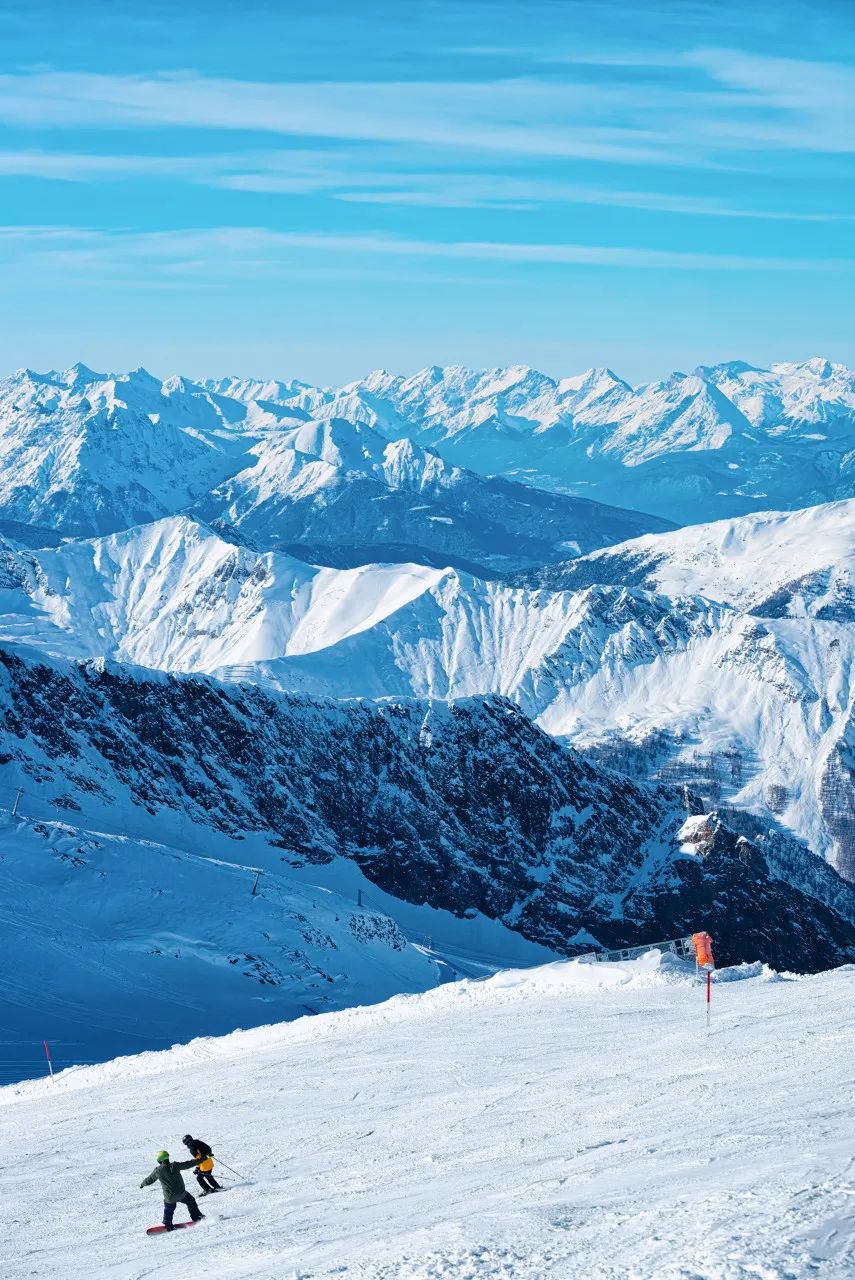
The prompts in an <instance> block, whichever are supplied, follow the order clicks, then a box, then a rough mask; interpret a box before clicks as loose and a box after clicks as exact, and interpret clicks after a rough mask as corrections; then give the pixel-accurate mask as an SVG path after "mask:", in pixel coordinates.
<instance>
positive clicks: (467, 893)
mask: <svg viewBox="0 0 855 1280" xmlns="http://www.w3.org/2000/svg"><path fill="white" fill-rule="evenodd" d="M0 749H2V752H3V754H4V755H5V756H7V757H12V758H13V759H14V761H15V765H16V767H17V768H18V770H19V771H20V770H23V771H24V773H25V774H28V775H29V776H36V774H39V775H40V776H41V777H42V779H44V777H45V772H46V771H47V770H50V771H52V785H53V786H54V790H55V794H56V795H57V796H60V797H62V799H63V803H65V804H66V805H67V804H68V803H69V800H73V801H74V802H75V803H77V804H79V805H80V806H81V809H82V811H83V815H84V818H85V815H86V812H87V807H88V806H89V805H91V803H92V802H93V800H92V797H93V795H95V796H100V797H104V796H108V795H115V796H124V798H125V801H126V800H127V797H128V795H130V796H131V797H133V799H134V801H135V803H136V804H137V805H138V806H140V809H141V810H142V809H145V810H147V811H148V812H149V813H152V814H157V813H159V812H162V811H164V810H167V811H168V810H172V811H177V812H179V813H181V814H182V815H186V817H187V818H188V819H189V820H190V821H191V822H192V823H195V824H198V837H199V840H200V842H202V843H204V838H205V837H204V832H205V828H206V827H212V828H214V829H216V830H218V831H221V832H226V833H228V834H231V835H237V836H239V835H241V834H243V833H246V832H251V831H256V832H261V833H263V834H264V835H265V836H267V838H268V840H269V842H270V844H271V845H272V846H273V847H275V848H277V849H281V850H282V855H281V856H282V857H284V858H285V859H286V860H289V861H301V862H306V861H314V862H317V863H324V862H329V861H330V860H331V859H332V858H334V857H335V856H337V855H341V856H345V857H349V858H352V859H354V860H355V861H356V862H357V863H358V864H359V865H360V867H361V868H362V870H363V871H364V873H365V874H366V875H367V876H368V877H369V878H370V879H371V880H372V881H374V882H375V883H376V884H377V885H378V886H380V887H381V888H382V889H384V890H385V891H386V892H388V893H390V894H392V895H394V896H396V897H398V898H401V899H404V900H407V901H410V902H415V903H428V904H429V905H431V906H433V907H437V908H444V909H446V910H448V911H450V912H453V913H454V914H456V915H464V914H465V913H466V912H467V911H471V910H472V909H475V910H477V911H479V912H482V913H483V914H484V915H486V916H488V917H491V918H494V919H499V920H501V921H503V922H504V923H505V924H507V925H508V926H509V927H511V928H513V929H516V930H518V931H519V932H520V933H522V934H524V935H525V936H526V937H528V938H530V939H533V940H535V941H538V942H541V943H544V944H545V945H547V946H550V947H552V948H554V949H556V950H558V951H560V952H564V953H566V954H575V953H577V952H579V951H582V950H587V949H589V944H588V943H587V942H584V943H583V942H582V941H581V940H577V938H576V935H577V934H578V933H579V931H581V930H585V931H587V933H589V934H592V935H593V936H594V937H595V938H597V939H598V940H599V942H600V943H601V944H603V945H605V946H609V947H617V946H632V945H637V944H640V943H643V942H646V941H655V940H658V939H661V938H667V937H674V936H678V935H683V934H686V933H688V932H692V931H694V930H696V929H699V928H706V929H708V930H709V931H710V932H711V933H712V934H713V935H714V936H715V938H716V942H717V950H718V956H719V959H721V960H724V961H732V960H755V959H763V960H767V961H769V962H770V963H773V964H776V965H779V966H782V967H786V968H791V969H801V970H811V969H820V968H825V967H828V966H831V965H835V964H839V963H843V962H845V961H847V960H852V959H855V889H853V888H852V887H851V886H849V885H847V884H845V882H843V881H842V880H840V879H839V877H836V876H835V874H834V872H832V871H831V870H830V869H828V868H824V870H823V876H822V877H819V878H817V877H816V876H814V877H813V878H812V869H813V868H814V867H815V865H816V864H818V860H817V859H815V858H814V857H813V856H812V855H811V854H810V853H808V852H807V851H806V850H804V849H802V848H801V846H799V845H798V844H797V842H795V841H792V840H789V842H788V844H787V846H786V856H783V855H781V857H780V858H777V860H776V851H777V837H776V836H775V834H774V833H770V832H766V831H762V830H761V831H759V832H757V833H751V838H748V837H747V836H746V835H744V834H743V835H741V836H740V835H739V834H738V832H737V831H736V830H735V829H734V824H733V823H728V824H726V823H725V822H724V821H722V820H721V819H720V818H718V817H714V816H713V817H710V818H709V819H708V827H709V831H708V834H707V836H705V840H704V847H703V848H702V849H700V848H692V847H688V848H687V847H686V846H685V845H684V846H682V847H681V844H680V840H679V839H678V832H679V831H680V828H681V826H682V824H683V822H684V820H685V818H686V813H687V810H689V811H691V810H692V809H697V808H698V805H697V802H696V801H695V800H694V798H693V797H692V796H691V793H689V792H687V793H686V795H685V796H684V793H683V790H682V789H680V788H676V787H669V786H664V785H650V784H645V783H643V782H638V781H635V780H633V779H630V778H628V777H626V776H622V775H620V774H618V773H614V772H611V771H609V770H607V769H603V768H597V767H595V766H593V765H592V764H590V763H588V762H587V761H585V760H584V759H583V758H582V757H581V756H580V755H578V754H577V753H575V752H573V751H571V750H569V749H567V748H565V747H563V746H562V745H560V744H559V743H557V742H555V741H554V740H553V739H551V738H549V737H548V736H547V735H546V734H544V733H542V732H541V731H540V730H539V729H537V728H536V727H535V725H533V724H532V722H531V721H529V720H528V719H527V718H526V717H525V716H524V715H523V714H522V713H521V712H520V711H519V710H518V709H516V708H515V707H513V706H512V705H511V704H510V703H508V702H506V701H505V700H503V699H501V698H490V699H486V700H476V699H472V700H463V701H460V702H456V703H426V702H420V701H415V700H414V701H404V702H392V701H383V702H378V703H372V702H364V701H348V702H332V701H327V702H318V701H313V700H311V699H309V698H306V697H297V696H285V695H279V696H274V695H271V694H270V693H267V692H265V691H264V690H262V689H260V688H258V687H257V686H252V685H232V686H224V685H220V684H218V683H217V682H216V681H213V680H209V679H205V678H199V677H184V676H182V677H174V676H154V675H151V674H150V673H144V672H142V671H139V670H134V669H129V668H122V667H117V666H111V665H101V664H97V665H96V664H89V665H82V666H73V665H71V666H69V665H62V664H60V663H47V662H36V661H33V660H31V659H30V658H28V657H25V656H24V655H22V654H21V653H19V652H16V651H12V650H9V649H0ZM101 803H103V799H102V800H101ZM277 856H279V855H278V854H277ZM784 866H785V867H786V870H785V871H782V870H781V868H782V867H784ZM784 875H786V876H787V877H788V879H784V878H782V877H783V876H784ZM829 877H830V878H832V879H833V880H834V885H833V886H829V884H828V879H829ZM817 886H819V887H817ZM814 893H816V894H818V895H819V896H821V897H822V898H823V901H820V900H819V896H813V895H814Z"/></svg>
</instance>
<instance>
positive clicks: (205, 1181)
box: [181, 1133, 222, 1196]
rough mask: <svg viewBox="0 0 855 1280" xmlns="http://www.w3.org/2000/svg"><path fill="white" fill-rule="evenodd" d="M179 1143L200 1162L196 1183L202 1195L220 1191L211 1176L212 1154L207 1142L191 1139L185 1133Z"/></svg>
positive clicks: (218, 1185)
mask: <svg viewBox="0 0 855 1280" xmlns="http://www.w3.org/2000/svg"><path fill="white" fill-rule="evenodd" d="M181 1141H182V1142H183V1143H184V1145H185V1147H187V1149H188V1151H189V1152H190V1154H191V1156H195V1158H196V1159H197V1160H199V1161H201V1163H200V1165H199V1167H198V1168H197V1170H196V1181H197V1182H198V1183H199V1186H200V1187H201V1188H202V1195H203V1196H206V1195H207V1194H208V1193H209V1192H210V1191H221V1190H222V1187H221V1186H220V1184H219V1182H217V1179H216V1178H215V1177H214V1174H213V1168H214V1153H213V1151H212V1150H211V1148H210V1147H209V1146H208V1144H207V1142H203V1141H202V1139H201V1138H193V1137H191V1136H190V1134H189V1133H185V1135H184V1137H183V1138H182V1139H181Z"/></svg>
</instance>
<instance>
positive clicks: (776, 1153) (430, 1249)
mask: <svg viewBox="0 0 855 1280" xmlns="http://www.w3.org/2000/svg"><path fill="white" fill-rule="evenodd" d="M595 968H596V969H602V970H603V971H604V972H602V973H600V974H599V980H600V983H601V985H591V983H590V982H589V978H592V977H594V976H596V975H595ZM618 968H619V969H620V971H621V975H622V976H621V978H620V980H613V979H617V974H616V973H614V972H612V971H611V967H610V966H596V967H595V966H588V967H587V968H586V967H585V966H584V965H578V964H571V965H562V966H552V967H550V968H548V969H546V970H543V969H538V970H534V971H531V972H529V973H528V974H522V975H513V974H511V975H502V976H500V977H497V978H496V979H494V980H492V981H490V982H484V983H460V984H455V985H454V986H452V987H444V988H441V989H439V990H436V991H432V992H430V993H427V994H425V995H422V996H413V997H409V998H407V997H398V998H395V999H393V1000H391V1001H389V1002H387V1003H385V1004H383V1005H379V1006H374V1007H372V1008H366V1009H351V1010H347V1011H343V1012H341V1013H332V1014H327V1015H324V1016H323V1017H320V1018H304V1019H301V1020H298V1021H296V1022H293V1023H290V1024H287V1025H279V1026H270V1027H264V1028H259V1029H257V1030H254V1031H249V1032H237V1033H235V1034H234V1035H231V1036H228V1037H225V1038H224V1039H221V1040H211V1039H205V1040H196V1041H194V1042H192V1043H189V1044H184V1045H181V1046H179V1047H176V1048H175V1049H173V1050H171V1051H169V1052H166V1053H158V1054H145V1055H142V1056H140V1057H138V1058H124V1059H121V1060H118V1061H115V1062H111V1063H106V1064H104V1065H103V1066H101V1067H97V1068H83V1069H77V1070H74V1071H70V1072H64V1073H63V1074H61V1075H60V1076H58V1077H57V1079H56V1080H55V1081H54V1082H50V1081H47V1080H41V1081H38V1082H32V1083H27V1084H23V1085H19V1086H16V1087H14V1088H8V1089H5V1090H0V1142H2V1144H3V1147H4V1149H6V1150H16V1149H17V1148H18V1147H19V1146H20V1135H21V1133H26V1134H27V1149H28V1159H27V1162H26V1164H25V1165H22V1164H21V1162H20V1161H17V1162H15V1163H14V1165H12V1166H10V1167H9V1168H7V1169H6V1170H5V1171H0V1189H2V1192H3V1196H4V1205H5V1206H6V1210H7V1214H8V1217H9V1220H10V1221H12V1222H14V1223H15V1231H14V1233H10V1232H7V1233H4V1237H3V1241H2V1243H0V1265H2V1271H3V1275H4V1276H6V1277H8V1280H24V1277H25V1276H29V1275H31V1274H32V1273H33V1272H34V1271H35V1270H38V1272H39V1273H40V1274H43V1275H62V1276H63V1277H64V1280H77V1278H78V1277H82V1276H84V1275H85V1276H87V1277H90V1276H97V1277H98V1280H101V1278H102V1277H103V1278H104V1280H110V1278H112V1277H114V1278H115V1280H126V1278H127V1277H128V1276H141V1275H144V1274H147V1273H148V1272H149V1271H150V1270H151V1269H152V1267H155V1269H156V1270H162V1260H161V1261H158V1260H157V1259H154V1258H153V1254H152V1251H153V1250H158V1249H162V1248H166V1249H169V1251H170V1253H169V1265H170V1267H171V1268H172V1269H174V1270H176V1271H177V1272H179V1273H180V1272H185V1273H187V1274H190V1275H194V1274H197V1273H198V1272H199V1271H200V1269H201V1270H204V1272H205V1273H206V1274H216V1275H217V1276H219V1277H221V1280H248V1278H249V1277H252V1280H281V1278H282V1277H283V1276H295V1277H296V1276H298V1275H299V1276H300V1277H303V1278H304V1280H322V1278H324V1277H330V1276H333V1275H337V1276H341V1275H347V1276H348V1277H353V1280H431V1278H433V1280H436V1278H437V1277H444V1276H448V1277H461V1276H469V1277H472V1278H473V1280H482V1278H483V1280H487V1277H490V1278H491V1280H521V1278H522V1280H543V1277H545V1276H556V1277H559V1276H560V1277H561V1280H615V1278H616V1277H618V1276H638V1277H645V1280H646V1278H647V1277H653V1276H656V1277H657V1278H658V1277H662V1280H681V1278H682V1277H687V1276H689V1275H691V1276H692V1277H697V1278H698V1280H749V1277H754V1276H756V1275H757V1274H758V1271H757V1266H758V1264H757V1259H758V1257H759V1258H762V1260H763V1264H762V1265H763V1273H764V1275H768V1276H769V1277H772V1276H775V1277H783V1276H802V1275H808V1274H810V1275H811V1276H816V1277H818V1278H819V1280H840V1278H841V1277H843V1276H844V1275H846V1274H848V1268H849V1262H850V1260H851V1256H852V1251H853V1247H855V1235H853V1227H852V1221H851V1214H850V1213H849V1207H848V1206H849V1197H850V1196H851V1193H852V1191H853V1187H852V1179H851V1142H850V1140H849V1132H848V1129H847V1125H846V1120H848V1119H849V1118H850V1117H849V1116H848V1114H847V1113H846V1104H845V1102H844V1103H843V1107H844V1111H843V1113H842V1112H841V1105H842V1103H841V1100H842V1099H843V1100H845V1099H847V1098H848V1097H849V1095H850V1088H849V1086H850V1083H851V1081H850V1075H851V1064H850V1061H849V1056H848V1055H847V1053H846V1052H844V1051H843V1050H844V1045H845V1044H846V1043H847V1037H851V1034H852V1030H853V1027H852V1012H851V1011H852V1006H853V996H855V969H852V968H849V969H843V970H837V971H835V972H830V973H826V974H821V975H817V976H816V977H810V978H804V979H802V980H801V981H798V982H786V981H785V982H770V981H768V980H766V979H765V978H764V977H763V976H762V975H758V976H756V977H751V976H748V975H744V974H743V975H739V976H740V977H742V978H743V979H744V980H742V981H736V982H728V981H724V982H722V983H720V984H718V983H717V984H716V987H715V990H714V995H713V1004H712V1019H711V1026H710V1031H709V1033H707V1032H706V1030H705V1013H704V1009H705V1006H704V1003H703V990H702V987H700V986H696V985H693V983H692V982H691V981H690V980H687V979H685V978H681V979H680V980H677V981H675V980H673V975H672V976H669V975H668V974H667V971H663V965H662V962H661V961H657V960H656V959H655V958H652V959H651V958H649V957H645V958H644V959H643V960H642V961H636V962H633V963H632V964H630V965H627V966H619V967H618ZM720 976H722V977H726V976H727V974H722V975H720ZM605 982H611V985H608V986H607V985H603V984H604V983H605ZM307 1082H310V1087H308V1088H307ZM841 1118H842V1120H843V1123H841ZM188 1127H189V1128H190V1129H191V1130H192V1131H193V1132H194V1133H198V1134H200V1135H201V1136H202V1137H203V1138H204V1139H205V1140H206V1141H208V1142H210V1143H211V1144H212V1146H213V1148H214V1152H215V1155H217V1156H219V1157H221V1159H222V1161H225V1162H226V1164H228V1165H231V1166H232V1167H233V1168H234V1169H235V1170H237V1171H238V1173H237V1174H236V1175H235V1174H233V1173H231V1172H230V1171H229V1170H227V1169H226V1168H225V1166H224V1165H223V1164H220V1165H219V1167H218V1169H217V1173H218V1175H219V1177H220V1179H221V1180H222V1181H223V1182H224V1183H225V1185H226V1186H227V1188H228V1191H227V1194H226V1199H225V1200H224V1199H222V1197H221V1196H220V1197H217V1198H211V1197H207V1198H206V1200H205V1202H204V1205H203V1208H204V1212H205V1214H206V1220H205V1222H204V1223H202V1224H201V1225H200V1226H199V1227H198V1228H195V1229H194V1231H193V1233H192V1238H191V1237H187V1236H185V1235H184V1233H183V1232H179V1234H178V1235H177V1236H172V1237H171V1238H170V1240H169V1241H163V1240H157V1241H152V1240H148V1239H146V1237H145V1235H144V1233H143V1232H144V1228H145V1227H146V1226H148V1225H149V1224H150V1223H154V1222H156V1221H158V1219H159V1217H160V1211H161V1205H160V1202H159V1197H158V1194H157V1191H156V1189H154V1190H152V1189H148V1190H146V1191H139V1190H138V1189H137V1188H138V1184H139V1182H140V1180H141V1178H142V1177H143V1176H144V1175H145V1174H147V1173H148V1172H149V1170H150V1168H151V1166H152V1164H153V1157H154V1154H155V1152H156V1151H157V1150H159V1149H160V1148H162V1147H164V1146H165V1147H166V1148H167V1149H168V1150H169V1151H170V1152H171V1153H172V1154H173V1156H177V1155H181V1154H183V1148H182V1147H181V1144H180V1135H181V1134H183V1133H185V1132H186V1131H187V1130H188ZM81 1168H82V1169H89V1170H92V1169H96V1170H97V1171H98V1172H97V1177H93V1178H88V1177H83V1178H82V1177H80V1176H79V1175H80V1170H81ZM248 1178H249V1179H251V1181H247V1180H246V1179H248ZM191 1185H192V1184H191ZM56 1186H62V1187H63V1194H62V1195H61V1196H58V1195H56V1194H54V1189H55V1188H56ZM183 1216H185V1215H184V1211H183V1210H182V1209H180V1208H179V1213H178V1217H179V1219H181V1218H182V1217H183ZM158 1258H159V1255H158Z"/></svg>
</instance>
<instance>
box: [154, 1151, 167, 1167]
mask: <svg viewBox="0 0 855 1280" xmlns="http://www.w3.org/2000/svg"><path fill="white" fill-rule="evenodd" d="M168 1159H169V1152H168V1151H158V1153H157V1163H158V1164H163V1162H164V1160H168Z"/></svg>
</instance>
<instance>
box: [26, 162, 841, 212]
mask: <svg viewBox="0 0 855 1280" xmlns="http://www.w3.org/2000/svg"><path fill="white" fill-rule="evenodd" d="M363 166H364V158H363V157H362V155H361V154H357V155H354V154H353V153H352V152H351V153H347V152H342V151H337V152H331V151H306V150H303V149H293V150H290V151H281V150H270V151H257V152H254V153H253V152H227V153H222V154H213V155H204V154H203V155H186V156H175V155H128V154H122V153H118V154H104V153H98V154H93V153H85V152H73V151H67V152H66V151H46V150H34V149H30V150H21V151H0V178H21V177H25V178H39V179H44V180H53V181H61V182H84V183H85V182H90V183H91V182H105V181H124V180H127V179H136V178H150V179H167V180H169V181H170V182H174V181H184V182H188V183H193V184H201V185H204V186H209V187H215V188H220V189H224V190H231V191H245V192H254V193H261V194H267V195H283V196H295V195H303V196H308V195H318V194H323V195H326V196H329V197H330V198H331V199H334V200H339V201H343V202H345V203H349V204H367V205H368V204H371V205H387V206H399V207H411V208H436V209H516V210H521V209H536V208H540V207H542V206H544V205H592V206H602V207H605V208H616V209H640V210H647V211H651V212H657V213H671V214H681V215H687V216H702V217H710V218H749V219H771V220H776V221H780V220H785V221H796V222H831V221H839V220H847V221H849V220H851V216H852V215H849V214H846V213H824V212H815V213H809V212H797V211H788V210H773V209H756V208H740V207H739V206H738V205H736V204H733V203H728V202H727V201H725V200H723V199H721V198H718V197H714V196H693V195H686V194H674V193H669V192H661V191H643V190H624V189H621V188H616V187H607V186H585V185H582V184H579V183H570V182H560V181H557V180H553V179H548V178H538V177H519V176H514V175H513V174H507V173H489V172H488V173H465V172H459V171H449V170H447V169H445V170H435V171H425V172H409V171H407V170H406V169H403V168H401V167H400V166H398V167H396V166H395V165H394V164H392V163H390V162H389V161H388V157H387V162H386V167H385V168H380V167H370V166H369V167H363Z"/></svg>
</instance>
